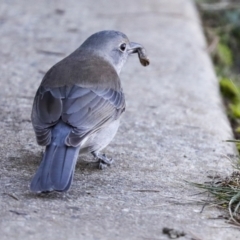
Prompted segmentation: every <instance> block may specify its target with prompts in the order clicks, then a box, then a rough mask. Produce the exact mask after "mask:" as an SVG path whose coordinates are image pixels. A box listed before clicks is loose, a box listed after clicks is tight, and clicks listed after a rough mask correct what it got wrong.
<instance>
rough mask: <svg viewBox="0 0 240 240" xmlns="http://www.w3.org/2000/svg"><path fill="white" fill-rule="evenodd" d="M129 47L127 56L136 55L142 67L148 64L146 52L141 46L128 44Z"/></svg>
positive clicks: (132, 43)
mask: <svg viewBox="0 0 240 240" xmlns="http://www.w3.org/2000/svg"><path fill="white" fill-rule="evenodd" d="M129 46H130V48H129V49H128V54H133V53H138V58H139V61H140V63H141V64H142V65H143V66H144V67H146V66H148V65H149V64H150V61H149V59H148V57H147V55H146V50H145V48H144V47H143V46H142V45H141V44H139V43H134V42H130V43H129Z"/></svg>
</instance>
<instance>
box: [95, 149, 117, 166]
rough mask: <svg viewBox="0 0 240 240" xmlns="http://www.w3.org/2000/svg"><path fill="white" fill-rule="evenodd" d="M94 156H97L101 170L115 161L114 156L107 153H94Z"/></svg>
mask: <svg viewBox="0 0 240 240" xmlns="http://www.w3.org/2000/svg"><path fill="white" fill-rule="evenodd" d="M93 156H94V157H95V158H97V160H98V168H99V169H101V170H103V169H105V168H106V167H109V166H110V165H111V164H112V163H113V162H114V160H113V159H112V158H108V157H107V156H106V155H105V154H95V153H93Z"/></svg>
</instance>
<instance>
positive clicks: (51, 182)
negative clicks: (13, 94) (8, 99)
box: [30, 31, 149, 193]
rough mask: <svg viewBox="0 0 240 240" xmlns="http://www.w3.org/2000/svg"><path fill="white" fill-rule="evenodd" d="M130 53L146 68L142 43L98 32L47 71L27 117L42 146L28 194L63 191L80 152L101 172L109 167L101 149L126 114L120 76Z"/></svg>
mask: <svg viewBox="0 0 240 240" xmlns="http://www.w3.org/2000/svg"><path fill="white" fill-rule="evenodd" d="M133 53H138V56H139V60H140V62H141V64H142V65H143V66H147V65H148V64H149V60H148V58H147V56H146V52H145V49H144V48H143V47H142V46H141V45H140V44H138V43H133V42H129V40H128V38H127V36H126V35H125V34H123V33H121V32H118V31H101V32H97V33H95V34H93V35H91V36H90V37H89V38H88V39H87V40H86V41H85V42H83V44H82V45H81V46H80V47H79V48H78V49H76V50H75V51H74V52H73V53H71V54H70V55H69V56H68V57H66V58H64V59H63V60H61V61H60V62H58V63H57V64H55V65H54V66H53V67H52V68H50V70H49V71H48V72H47V73H46V75H45V76H44V78H43V80H42V82H41V84H40V87H39V88H38V90H37V93H36V96H35V98H34V103H33V108H32V115H31V118H32V125H33V128H34V131H35V134H36V139H37V142H38V144H39V145H41V146H46V149H45V153H44V155H43V158H42V161H41V164H40V166H39V168H38V170H37V172H36V174H35V175H34V177H33V179H32V181H31V184H30V189H31V191H33V192H36V193H40V192H50V191H59V192H63V191H67V190H68V189H69V188H70V186H71V183H72V179H73V175H74V170H75V165H76V161H77V158H78V155H79V153H80V154H82V153H91V154H92V155H93V156H94V157H95V158H97V159H98V161H99V168H101V169H102V168H104V166H108V165H110V164H111V163H112V160H111V159H110V158H107V157H106V156H105V154H102V153H101V150H102V149H104V148H105V147H106V146H107V145H108V144H109V143H110V141H111V140H112V139H113V137H114V135H115V134H116V132H117V129H118V126H119V118H120V116H121V115H122V113H123V112H124V110H125V98H124V93H123V90H122V87H121V82H120V79H119V73H120V71H121V69H122V67H123V65H124V63H125V62H126V60H127V58H128V56H129V55H131V54H133Z"/></svg>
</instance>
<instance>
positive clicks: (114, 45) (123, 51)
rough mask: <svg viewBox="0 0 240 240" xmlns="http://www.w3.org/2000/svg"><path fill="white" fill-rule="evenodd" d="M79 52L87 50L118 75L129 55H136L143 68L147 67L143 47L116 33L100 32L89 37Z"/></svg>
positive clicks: (147, 61)
mask: <svg viewBox="0 0 240 240" xmlns="http://www.w3.org/2000/svg"><path fill="white" fill-rule="evenodd" d="M79 50H83V51H84V50H89V51H91V52H93V54H96V55H98V56H101V57H103V58H104V59H105V60H107V61H108V62H110V64H111V65H112V66H113V67H114V68H115V70H116V71H117V73H118V74H119V73H120V71H121V69H122V67H123V65H124V64H125V62H126V60H127V58H128V56H129V55H131V54H134V53H138V57H139V60H140V62H141V64H142V65H143V66H147V65H149V59H148V58H147V56H146V51H145V49H144V47H143V46H142V45H140V44H138V43H134V42H130V41H129V40H128V38H127V36H126V35H125V34H123V33H121V32H118V31H101V32H97V33H95V34H93V35H91V36H90V37H89V38H87V40H86V41H85V42H84V43H83V44H82V45H81V46H80V48H79Z"/></svg>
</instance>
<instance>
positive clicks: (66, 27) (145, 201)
mask: <svg viewBox="0 0 240 240" xmlns="http://www.w3.org/2000/svg"><path fill="white" fill-rule="evenodd" d="M103 29H116V30H120V31H123V32H124V33H126V34H127V35H128V37H129V38H130V39H131V40H132V41H136V42H140V43H141V44H143V45H144V46H145V47H146V49H147V50H148V53H149V57H150V59H151V65H150V66H149V67H148V68H143V67H142V66H141V65H140V63H139V62H138V59H137V57H136V56H135V57H132V58H131V59H129V61H128V63H127V66H126V67H125V68H124V70H123V73H122V76H121V79H122V81H123V87H124V90H125V93H126V98H127V111H126V113H125V115H124V117H123V119H122V125H121V128H120V130H119V133H118V134H117V136H116V138H115V139H114V141H113V142H112V144H111V145H110V146H109V147H108V148H107V149H106V153H107V154H108V155H109V156H112V157H114V158H115V164H114V166H112V167H111V168H109V169H107V170H105V171H99V170H96V169H94V167H93V166H92V165H91V164H90V165H89V164H86V162H80V161H79V163H78V165H77V169H76V173H75V177H74V183H73V185H72V188H71V190H70V191H69V192H68V193H67V194H57V193H53V194H50V195H47V196H45V195H40V196H37V195H34V194H32V193H30V192H29V188H28V185H29V180H30V178H31V177H32V175H33V173H34V172H35V170H36V168H37V166H38V165H39V162H40V159H41V152H42V148H40V147H39V146H37V144H36V141H35V137H34V133H33V130H32V127H31V123H30V111H31V105H32V101H33V96H34V95H35V91H36V89H37V87H38V85H39V83H40V81H41V79H42V77H43V73H44V72H46V71H47V70H48V69H49V68H50V67H51V66H52V65H53V64H54V63H56V62H57V61H59V60H60V59H62V58H63V57H64V56H66V55H67V54H69V53H71V52H72V51H73V50H75V49H76V48H77V47H78V46H79V45H80V44H81V42H82V41H83V40H84V39H85V38H86V37H88V36H89V35H90V34H92V33H94V32H96V31H99V30H103ZM0 36H1V37H0V86H1V88H0V103H1V104H0V135H1V141H0V161H1V162H0V164H1V165H0V181H1V184H0V233H1V236H0V239H1V240H5V239H25V240H28V239H34V240H35V239H40V240H41V239H44V240H46V239H59V240H61V239H64V240H65V239H94V240H97V239H117V240H118V239H119V240H120V239H121V240H122V239H151V240H152V239H153V240H154V239H168V236H167V235H164V234H163V233H162V229H163V228H164V227H168V228H173V229H176V230H178V231H183V232H184V233H185V234H186V235H185V236H183V237H181V239H204V240H208V239H209V240H210V239H213V240H214V239H224V240H227V239H229V240H233V239H240V234H239V231H238V230H236V229H234V228H233V227H231V226H230V225H227V224H226V223H224V220H216V219H215V220H214V218H217V217H218V216H219V215H222V214H223V213H222V212H220V211H219V210H217V209H215V208H205V210H204V211H203V213H200V211H201V209H202V205H197V204H196V200H201V199H204V198H205V199H206V197H207V196H206V195H195V194H197V193H199V192H200V191H199V190H198V189H194V188H192V187H191V186H189V185H188V184H187V183H185V180H187V181H194V182H204V181H205V180H207V176H208V175H212V174H215V173H216V172H218V173H222V174H227V173H229V172H231V170H232V169H231V166H230V162H229V161H228V160H227V159H226V158H225V157H224V156H223V155H226V154H234V153H235V152H234V149H233V146H232V145H231V144H226V143H223V142H222V140H225V139H229V138H231V128H230V126H229V123H228V121H227V118H226V116H225V113H224V110H223V107H222V103H221V100H220V96H219V92H218V84H217V79H216V77H215V74H214V71H213V68H212V65H211V61H210V59H209V57H208V55H207V52H206V44H205V40H204V37H203V33H202V29H201V26H200V22H199V19H198V17H197V13H196V10H195V8H194V5H193V4H192V2H191V1H190V0H158V1H154V0H132V1H127V0H121V1H120V0H115V1H110V0H99V1H94V0H86V1H77V0H68V1H64V0H59V1H49V0H37V1H30V0H2V1H1V4H0ZM49 51H50V52H49ZM51 52H52V53H51ZM82 160H85V161H90V160H91V158H90V157H84V158H83V159H82Z"/></svg>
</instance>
